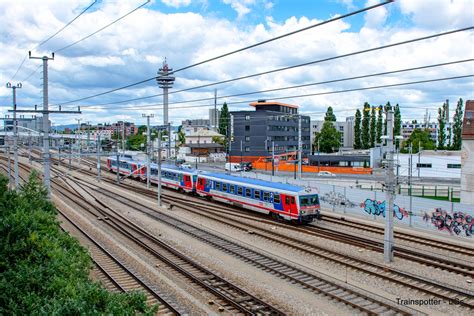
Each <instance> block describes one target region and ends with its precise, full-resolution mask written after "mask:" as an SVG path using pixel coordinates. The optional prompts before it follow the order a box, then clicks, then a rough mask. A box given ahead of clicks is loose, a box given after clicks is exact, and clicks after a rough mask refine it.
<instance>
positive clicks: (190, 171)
mask: <svg viewBox="0 0 474 316" xmlns="http://www.w3.org/2000/svg"><path fill="white" fill-rule="evenodd" d="M150 166H151V168H158V164H157V163H151V164H150ZM161 168H162V169H167V170H175V171H181V172H183V171H186V172H188V173H197V172H198V170H196V169H194V168H183V167H179V166H176V165H169V164H161Z"/></svg>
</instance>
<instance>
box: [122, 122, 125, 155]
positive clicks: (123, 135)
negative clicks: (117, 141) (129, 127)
mask: <svg viewBox="0 0 474 316" xmlns="http://www.w3.org/2000/svg"><path fill="white" fill-rule="evenodd" d="M122 155H123V156H125V121H122Z"/></svg>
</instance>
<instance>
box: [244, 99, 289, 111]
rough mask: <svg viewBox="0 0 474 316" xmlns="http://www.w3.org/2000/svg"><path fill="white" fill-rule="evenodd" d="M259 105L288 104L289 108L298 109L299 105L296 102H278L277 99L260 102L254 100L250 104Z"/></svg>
mask: <svg viewBox="0 0 474 316" xmlns="http://www.w3.org/2000/svg"><path fill="white" fill-rule="evenodd" d="M257 105H280V106H286V107H289V108H293V109H297V108H298V106H297V105H294V104H288V103H281V102H276V101H268V102H267V101H265V100H259V101H258V102H252V103H250V106H253V107H257Z"/></svg>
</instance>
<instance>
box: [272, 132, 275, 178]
mask: <svg viewBox="0 0 474 316" xmlns="http://www.w3.org/2000/svg"><path fill="white" fill-rule="evenodd" d="M274 175H275V142H274V141H273V140H272V176H274Z"/></svg>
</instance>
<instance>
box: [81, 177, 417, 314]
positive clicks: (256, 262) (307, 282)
mask: <svg viewBox="0 0 474 316" xmlns="http://www.w3.org/2000/svg"><path fill="white" fill-rule="evenodd" d="M83 186H86V187H88V188H89V189H90V190H92V191H94V192H96V194H100V195H104V196H107V197H109V198H113V199H115V200H117V201H118V202H120V203H121V204H123V205H126V206H128V207H130V208H132V209H135V210H137V211H140V212H143V213H145V214H147V215H149V216H151V217H152V218H154V219H156V220H159V221H160V222H162V223H166V224H167V225H169V226H172V227H173V228H175V229H177V230H179V231H181V232H183V233H186V234H188V235H191V236H192V237H194V238H196V239H198V240H201V241H203V242H205V243H207V244H209V245H212V246H213V247H215V248H218V249H220V250H222V251H224V252H226V253H228V254H230V255H233V256H235V257H237V258H239V259H241V260H243V261H245V262H247V263H249V264H251V265H253V266H255V267H257V268H259V269H261V270H263V271H266V272H268V273H271V274H273V275H276V276H278V277H279V278H281V279H284V280H287V281H288V282H290V283H296V284H299V285H300V286H302V287H303V288H305V289H306V290H309V291H311V292H314V293H319V294H322V295H324V296H327V297H329V298H331V299H332V300H335V301H339V302H342V303H344V304H345V305H348V306H352V307H353V308H355V309H358V310H360V311H362V312H364V313H368V314H383V313H399V314H410V313H412V312H413V310H409V309H406V308H404V307H401V306H397V305H396V304H394V303H393V302H391V301H389V300H387V299H384V298H382V297H377V296H376V295H374V293H368V292H366V291H364V290H361V289H359V288H356V287H355V286H352V285H349V284H346V283H344V282H340V281H338V280H329V278H328V277H327V276H326V277H323V276H322V275H320V274H317V273H314V272H309V271H306V270H304V269H302V268H299V267H296V266H293V265H290V264H288V263H286V262H284V261H282V260H279V259H275V258H273V257H270V256H268V255H265V254H263V253H260V252H257V251H255V250H253V249H250V248H248V247H245V246H242V245H240V244H238V243H235V242H233V241H232V240H229V239H226V238H223V237H221V236H218V235H216V234H214V233H211V232H209V231H207V230H204V229H202V228H200V227H197V226H194V225H191V224H189V223H186V222H184V221H182V220H179V219H176V218H174V217H171V216H168V215H166V214H163V213H161V212H154V211H151V210H150V209H149V207H148V206H146V205H143V204H141V203H137V202H136V201H132V200H130V199H128V198H126V197H124V196H121V195H119V194H117V193H114V192H112V191H108V190H106V189H104V188H101V189H99V188H95V187H94V186H92V185H91V184H88V183H83Z"/></svg>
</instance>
